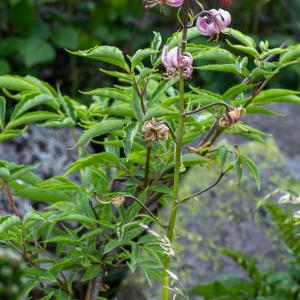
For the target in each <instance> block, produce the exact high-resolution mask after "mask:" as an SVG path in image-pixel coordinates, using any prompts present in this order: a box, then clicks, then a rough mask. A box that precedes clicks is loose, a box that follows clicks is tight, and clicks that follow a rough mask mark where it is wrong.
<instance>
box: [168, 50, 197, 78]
mask: <svg viewBox="0 0 300 300" xmlns="http://www.w3.org/2000/svg"><path fill="white" fill-rule="evenodd" d="M162 62H163V64H164V66H165V68H166V70H167V77H168V78H173V77H176V76H179V75H183V77H184V78H185V79H187V78H190V77H191V75H192V73H193V66H192V65H193V57H192V55H191V54H190V53H188V52H184V53H181V52H180V50H179V48H178V47H175V48H173V49H171V50H170V51H169V50H168V47H167V46H165V47H164V49H163V52H162Z"/></svg>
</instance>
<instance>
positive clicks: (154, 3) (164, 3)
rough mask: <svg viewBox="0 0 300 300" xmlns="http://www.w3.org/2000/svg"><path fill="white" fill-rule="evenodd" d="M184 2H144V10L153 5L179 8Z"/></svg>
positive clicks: (147, 0)
mask: <svg viewBox="0 0 300 300" xmlns="http://www.w3.org/2000/svg"><path fill="white" fill-rule="evenodd" d="M183 2H184V0H146V8H151V7H153V6H155V5H160V6H162V5H169V6H172V7H179V6H181V5H182V4H183Z"/></svg>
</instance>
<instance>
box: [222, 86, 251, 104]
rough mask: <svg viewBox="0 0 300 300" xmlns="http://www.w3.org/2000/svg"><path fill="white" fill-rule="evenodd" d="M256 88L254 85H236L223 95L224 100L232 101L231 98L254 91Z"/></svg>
mask: <svg viewBox="0 0 300 300" xmlns="http://www.w3.org/2000/svg"><path fill="white" fill-rule="evenodd" d="M254 86H255V85H254V84H245V83H241V84H238V85H235V86H233V87H231V88H229V89H228V90H227V91H226V92H225V93H224V94H223V99H224V100H230V99H231V98H234V97H236V96H238V95H240V94H241V93H243V92H246V91H248V90H250V89H252V88H253V87H254Z"/></svg>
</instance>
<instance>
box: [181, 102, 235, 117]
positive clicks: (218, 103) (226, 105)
mask: <svg viewBox="0 0 300 300" xmlns="http://www.w3.org/2000/svg"><path fill="white" fill-rule="evenodd" d="M218 105H222V106H225V107H226V108H227V109H229V108H230V105H228V104H227V103H225V102H215V103H210V104H207V105H205V106H202V107H200V108H198V109H195V110H192V111H189V112H186V113H184V114H183V115H184V116H189V115H192V114H196V113H198V112H200V111H202V110H205V109H207V108H209V107H212V106H218Z"/></svg>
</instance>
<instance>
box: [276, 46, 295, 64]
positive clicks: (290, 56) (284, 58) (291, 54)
mask: <svg viewBox="0 0 300 300" xmlns="http://www.w3.org/2000/svg"><path fill="white" fill-rule="evenodd" d="M299 58H300V45H296V46H293V47H290V48H289V49H288V51H287V52H286V53H284V54H282V55H281V57H280V63H282V64H286V63H289V62H291V61H294V60H296V59H299Z"/></svg>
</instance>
